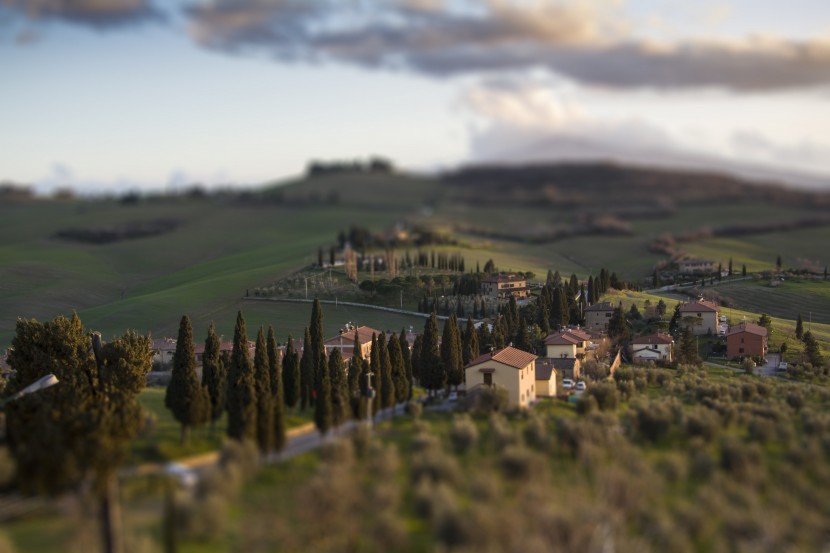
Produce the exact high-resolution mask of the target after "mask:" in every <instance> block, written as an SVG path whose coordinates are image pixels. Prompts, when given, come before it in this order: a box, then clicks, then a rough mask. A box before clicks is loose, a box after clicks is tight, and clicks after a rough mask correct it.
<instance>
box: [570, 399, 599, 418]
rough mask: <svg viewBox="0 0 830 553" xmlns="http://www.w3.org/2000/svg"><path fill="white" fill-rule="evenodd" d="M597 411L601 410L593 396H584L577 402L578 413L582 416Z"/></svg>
mask: <svg viewBox="0 0 830 553" xmlns="http://www.w3.org/2000/svg"><path fill="white" fill-rule="evenodd" d="M597 410H599V405H598V404H597V399H596V398H595V397H594V396H593V395H589V394H582V397H580V398H579V399H578V400H577V401H576V412H577V413H579V414H580V415H588V414H590V413H594V412H595V411H597Z"/></svg>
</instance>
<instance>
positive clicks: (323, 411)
mask: <svg viewBox="0 0 830 553" xmlns="http://www.w3.org/2000/svg"><path fill="white" fill-rule="evenodd" d="M322 359H323V360H325V357H322ZM314 390H315V392H316V396H317V397H316V399H315V401H314V425H315V426H316V427H317V430H319V431H320V434H326V432H328V431H329V429H330V428H331V425H332V418H333V417H332V404H331V379H330V378H329V371H328V367H323V368H321V370H318V371H317V382H316V383H315V386H314Z"/></svg>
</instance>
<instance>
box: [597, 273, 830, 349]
mask: <svg viewBox="0 0 830 553" xmlns="http://www.w3.org/2000/svg"><path fill="white" fill-rule="evenodd" d="M730 286H731V285H730ZM602 299H603V300H604V301H610V302H612V303H614V304H617V303H619V302H622V304H623V308H624V309H625V310H628V309H629V308H630V307H631V304H632V303H633V304H636V305H637V309H639V310H640V312H641V313H642V312H643V310H644V309H645V307H644V306H645V302H646V300H648V301H650V302H651V304H652V305H656V304H657V302H658V301H660V300H661V299H662V300H663V301H664V302H665V303H666V306H667V309H666V317H667V318H668V317H671V313H672V310H673V309H674V307H675V305H677V303H678V302H681V301H689V298H688V297H685V296H679V295H677V294H659V295H658V294H647V293H644V292H634V291H631V290H626V291H621V292H620V291H614V292H611V293H609V294H606V295H605V296H603V298H602ZM721 313H722V314H724V315H726V316H727V318H728V320H729V322H730V324H737V323H740V322H741V321H744V320H746V321H749V322H757V321H758V317H759V316H760V313H759V312H755V311H749V310H744V309H738V308H730V307H727V308H723V309H722V311H721ZM770 318H771V319H772V334H771V335H770V337H769V346H770V350H771V351H777V350H778V347H780V345H781V343H782V342H784V341H786V342H787V346H788V348H789V351H790V353H791V354H797V353H798V352H800V351H801V349H802V346H801V342H800V341H799V340H798V339H797V338H796V337H795V320H794V319H787V318H782V317H777V316H773V315H772V314H770ZM811 328H812V332H813V335H814V336H815V337H816V340H818V341H819V345H820V346H821V349H822V352H823V354H824V355H825V356H830V324H824V323H817V322H813V324H812V327H811ZM804 330H807V327H806V323H805V328H804Z"/></svg>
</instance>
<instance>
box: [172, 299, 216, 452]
mask: <svg viewBox="0 0 830 553" xmlns="http://www.w3.org/2000/svg"><path fill="white" fill-rule="evenodd" d="M164 406H165V407H167V408H168V409H170V411H171V412H172V413H173V418H175V419H176V420H177V421H178V422H179V424H181V443H182V445H183V446H187V445H189V444H190V427H191V426H198V425H200V424H204V423H205V422H207V421H208V419H209V418H210V395H209V394H208V391H207V388H206V387H204V386H202V384H201V383H200V382H199V377H198V376H197V375H196V355H195V353H194V352H193V329H192V327H191V326H190V317H188V316H187V315H185V316H183V317H182V320H181V322H180V323H179V337H178V339H177V340H176V353H174V354H173V371H172V373H171V375H170V383H169V384H168V385H167V391H166V392H165V394H164Z"/></svg>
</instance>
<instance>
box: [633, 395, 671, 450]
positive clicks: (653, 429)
mask: <svg viewBox="0 0 830 553" xmlns="http://www.w3.org/2000/svg"><path fill="white" fill-rule="evenodd" d="M674 419H675V414H674V410H673V409H672V406H671V405H670V404H669V402H668V401H652V402H649V403H646V404H639V405H637V406H635V407H634V414H633V424H634V426H635V427H636V430H637V435H638V436H640V437H641V438H642V439H644V440H646V441H649V442H658V441H660V440H663V439H664V438H666V437H667V436H668V434H669V430H671V426H672V422H673V421H674Z"/></svg>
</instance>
